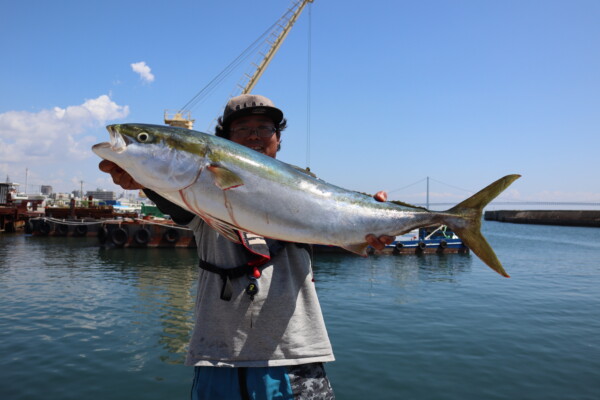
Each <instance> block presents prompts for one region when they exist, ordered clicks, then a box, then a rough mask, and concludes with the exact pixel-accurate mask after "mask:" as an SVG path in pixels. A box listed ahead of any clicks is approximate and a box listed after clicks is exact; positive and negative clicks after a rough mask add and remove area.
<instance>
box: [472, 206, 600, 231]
mask: <svg viewBox="0 0 600 400" xmlns="http://www.w3.org/2000/svg"><path fill="white" fill-rule="evenodd" d="M483 217H484V219H485V220H487V221H498V222H512V223H516V224H537V225H562V226H591V227H600V210H498V211H486V212H485V213H484V216H483Z"/></svg>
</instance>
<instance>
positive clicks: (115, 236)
mask: <svg viewBox="0 0 600 400" xmlns="http://www.w3.org/2000/svg"><path fill="white" fill-rule="evenodd" d="M110 239H111V240H112V242H113V243H114V245H115V246H117V247H123V246H124V245H125V243H127V240H128V239H129V234H128V233H127V231H126V230H125V229H123V228H117V229H115V230H114V231H112V233H111V235H110Z"/></svg>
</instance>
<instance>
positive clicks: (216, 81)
mask: <svg viewBox="0 0 600 400" xmlns="http://www.w3.org/2000/svg"><path fill="white" fill-rule="evenodd" d="M278 22H279V20H277V21H275V22H274V23H273V24H272V25H271V26H269V27H268V28H267V30H265V32H264V33H263V34H262V35H260V36H259V37H258V38H257V39H256V40H255V41H254V42H252V44H250V45H249V46H248V47H246V49H245V50H244V51H243V52H242V53H241V54H240V55H239V56H237V57H236V58H235V59H234V60H233V61H232V62H230V63H229V65H227V66H226V67H225V68H224V69H223V70H222V71H221V72H220V73H219V74H218V75H217V76H215V77H214V78H213V79H212V80H211V81H210V82H209V83H207V84H206V86H204V87H203V88H202V89H201V90H200V91H199V92H198V93H196V95H195V96H194V97H192V99H191V100H190V101H188V102H187V103H186V104H185V105H184V106H183V107H181V109H180V110H179V112H182V111H184V110H189V109H192V108H194V107H195V106H196V105H197V104H198V103H199V102H200V101H201V100H202V99H204V98H205V97H206V96H208V94H209V93H210V92H211V91H212V90H214V89H215V88H216V87H217V86H218V85H219V84H220V83H221V82H222V81H223V79H225V78H226V77H227V76H229V75H230V74H231V73H232V72H233V71H234V70H235V69H236V68H237V67H238V66H239V65H240V64H241V63H242V62H244V61H245V60H246V59H247V58H248V57H250V56H251V55H252V54H254V52H255V50H256V48H257V47H258V46H259V45H260V44H262V43H263V42H264V38H265V37H266V36H267V35H268V34H269V33H270V32H271V31H272V30H273V29H274V28H275V26H276V25H277V23H278Z"/></svg>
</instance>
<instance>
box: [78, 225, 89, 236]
mask: <svg viewBox="0 0 600 400" xmlns="http://www.w3.org/2000/svg"><path fill="white" fill-rule="evenodd" d="M87 231H88V227H87V225H77V226H76V227H75V234H76V235H77V236H85V235H87Z"/></svg>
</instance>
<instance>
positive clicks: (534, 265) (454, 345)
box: [0, 222, 600, 400]
mask: <svg viewBox="0 0 600 400" xmlns="http://www.w3.org/2000/svg"><path fill="white" fill-rule="evenodd" d="M483 229H484V235H485V236H486V237H487V238H488V240H489V242H490V244H491V245H492V247H493V248H494V249H495V251H496V253H497V254H498V257H499V258H500V260H501V261H502V262H503V264H504V266H505V267H506V269H507V271H508V272H509V273H510V274H511V276H512V278H511V279H504V278H502V277H500V276H499V275H498V274H496V273H495V272H493V271H492V270H491V269H489V268H488V267H487V266H485V265H484V264H483V263H482V262H481V261H480V260H479V259H478V258H477V257H476V256H474V255H460V254H459V255H437V254H425V255H405V256H372V257H369V258H362V257H356V256H353V255H339V254H319V255H317V257H316V260H315V268H314V270H315V273H314V278H315V283H316V285H317V290H318V293H319V298H320V301H321V306H322V309H323V313H324V315H325V320H326V323H327V328H328V332H329V335H330V338H331V340H332V344H333V347H334V352H335V354H336V359H337V361H336V362H335V363H332V364H330V365H328V374H329V376H330V378H331V380H332V382H333V384H334V388H335V390H336V394H337V397H338V398H340V399H345V400H359V399H365V398H370V397H376V398H381V399H394V398H413V399H420V400H434V399H435V400H437V399H442V398H443V399H447V400H454V399H456V400H458V399H460V400H463V399H481V398H485V399H494V400H495V399H497V400H500V399H509V398H522V397H523V394H524V393H527V397H528V398H529V399H540V400H541V399H544V400H547V399H556V400H562V399H567V398H568V399H570V398H577V399H578V400H579V399H595V398H597V393H598V391H600V384H599V383H598V382H599V381H598V379H597V378H598V376H597V375H598V373H597V372H598V371H600V342H599V341H598V331H600V314H599V311H598V310H600V297H599V296H598V287H599V286H600V268H599V265H600V251H599V250H600V229H591V228H567V227H545V226H521V225H512V224H501V223H486V222H484V225H483ZM196 257H197V256H196V253H195V251H194V250H189V249H146V250H144V249H99V248H98V247H97V246H96V242H95V240H94V239H91V238H90V239H88V238H71V237H62V238H60V237H45V238H37V237H26V236H23V235H6V234H5V235H0V332H2V334H3V336H2V340H0V370H2V374H0V399H11V400H21V399H38V398H52V399H61V400H69V399H73V400H75V399H80V398H94V399H96V398H108V399H111V400H120V399H123V400H125V399H132V398H138V397H140V393H144V395H143V397H144V399H156V400H159V399H160V400H162V399H171V398H188V397H189V385H190V381H191V375H192V373H191V369H190V368H187V367H184V366H183V365H182V363H183V359H184V354H185V346H186V345H187V342H188V337H189V333H190V329H191V323H192V318H193V315H192V313H193V304H194V297H195V284H196V278H197V259H196ZM506 382H509V383H510V384H506Z"/></svg>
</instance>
